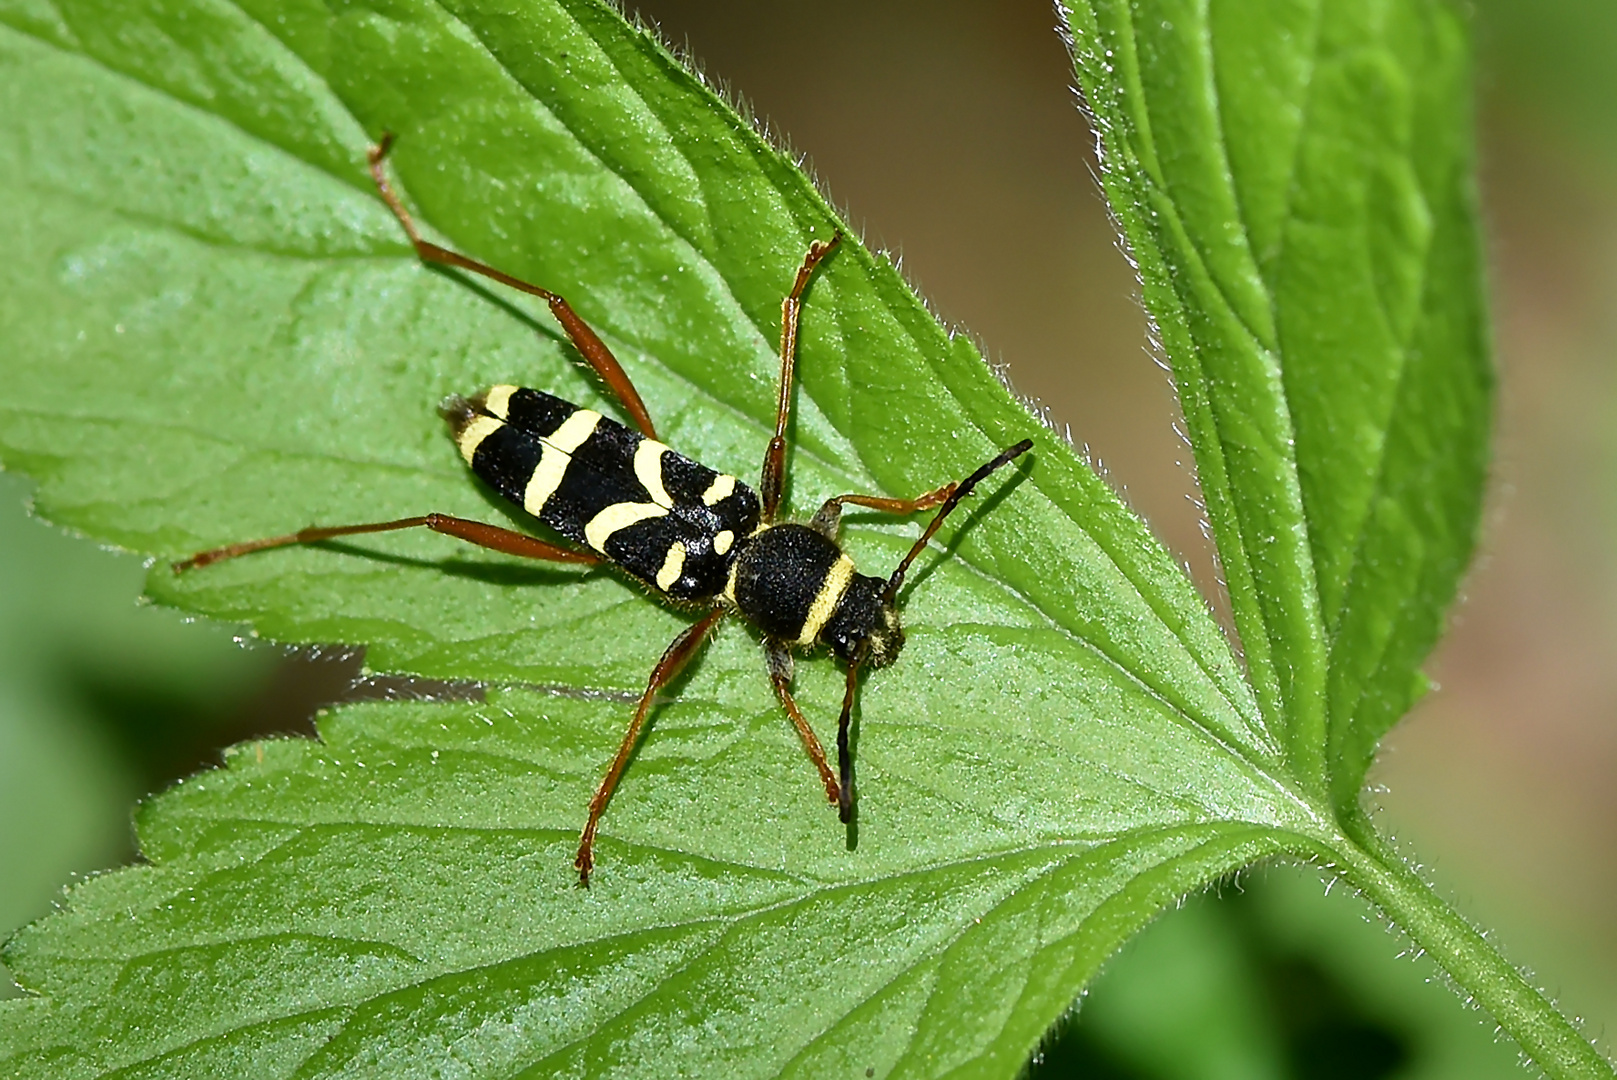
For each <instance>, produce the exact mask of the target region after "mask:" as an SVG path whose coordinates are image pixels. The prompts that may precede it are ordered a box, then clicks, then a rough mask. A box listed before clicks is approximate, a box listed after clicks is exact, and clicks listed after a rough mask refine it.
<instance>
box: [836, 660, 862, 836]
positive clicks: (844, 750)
mask: <svg viewBox="0 0 1617 1080" xmlns="http://www.w3.org/2000/svg"><path fill="white" fill-rule="evenodd" d="M864 659H865V648H864V646H862V645H861V646H860V647H859V651H858V652H856V653H855V654H854V657H853V660H851V661H850V662H849V663H848V689H847V690H846V691H844V692H843V695H842V715H841V717H839V718H838V719H837V772H838V773H840V774H841V781H842V790H841V791H840V792H838V794H837V817H839V818H841V819H842V823H843V824H844V825H846V824H848V822H849V821H851V820H853V751H852V750H851V749H850V748H849V746H848V725H849V723H850V722H851V721H852V719H853V698H854V692H855V691H856V690H858V688H859V665H860V664H862V663H863V662H864Z"/></svg>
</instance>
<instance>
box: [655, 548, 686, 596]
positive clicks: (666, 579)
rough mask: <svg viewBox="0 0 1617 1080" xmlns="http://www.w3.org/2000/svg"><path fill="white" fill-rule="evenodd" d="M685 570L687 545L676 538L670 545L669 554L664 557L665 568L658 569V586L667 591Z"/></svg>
mask: <svg viewBox="0 0 1617 1080" xmlns="http://www.w3.org/2000/svg"><path fill="white" fill-rule="evenodd" d="M684 572H685V545H684V544H682V543H680V542H679V541H678V540H675V541H674V542H673V543H672V544H669V545H668V555H667V557H666V558H664V559H663V568H662V569H661V570H659V571H657V588H659V589H661V590H662V591H663V592H667V591H668V588H669V586H671V585H673V584H674V582H676V581H678V580H679V575H681V574H683V573H684Z"/></svg>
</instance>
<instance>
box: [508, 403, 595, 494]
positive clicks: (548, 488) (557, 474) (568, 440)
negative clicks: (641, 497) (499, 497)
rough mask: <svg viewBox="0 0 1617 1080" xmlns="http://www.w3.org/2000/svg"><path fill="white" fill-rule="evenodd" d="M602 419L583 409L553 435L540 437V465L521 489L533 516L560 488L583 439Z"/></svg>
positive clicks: (569, 418) (563, 423)
mask: <svg viewBox="0 0 1617 1080" xmlns="http://www.w3.org/2000/svg"><path fill="white" fill-rule="evenodd" d="M600 422H601V414H600V413H598V412H595V411H593V410H591V409H580V410H578V411H577V412H575V413H574V414H573V415H571V416H569V417H568V418H567V419H565V420H563V421H562V422H561V427H559V428H557V429H556V430H555V432H554V433H553V434H551V435H549V436H548V437H545V438H542V439H540V440H539V442H540V447H541V448H540V451H539V464H538V465H535V466H534V469H533V475H532V476H530V477H528V486H527V488H526V489H525V490H524V491H523V492H522V509H524V510H526V511H527V512H528V513H530V514H532V515H533V516H534V517H538V516H539V512H540V511H541V510H543V509H544V508H545V503H547V502H549V501H550V497H551V496H552V495H554V494H556V489H557V488H559V487H561V478H562V477H564V476H566V475H567V466H568V465H570V464H572V461H573V451H574V450H577V449H578V448H579V447H580V446H583V445H584V440H585V439H587V438H589V437H590V435H591V434H593V433H594V431H595V425H596V424H598V423H600Z"/></svg>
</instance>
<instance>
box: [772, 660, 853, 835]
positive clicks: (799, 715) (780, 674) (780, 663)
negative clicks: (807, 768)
mask: <svg viewBox="0 0 1617 1080" xmlns="http://www.w3.org/2000/svg"><path fill="white" fill-rule="evenodd" d="M764 650H765V652H766V655H767V656H768V659H769V681H770V682H772V683H774V685H775V696H776V697H777V698H779V699H780V704H781V708H783V709H785V710H786V715H787V716H788V717H790V718H791V721H792V726H793V727H795V728H797V734H798V737H799V738H801V739H802V740H803V748H804V749H805V750H807V751H808V756H809V760H811V761H813V762H814V767H815V768H816V769H819V770H820V782H821V783H822V784H824V785H825V797H826V798H827V799H829V800H830V801H831V803H832V804H833V805H835V804H837V803H839V802H840V801H841V799H842V791H841V788H839V787H838V786H837V777H836V774H835V773H833V772H832V771H831V766H830V765H829V764H828V763H827V762H826V760H825V748H824V747H823V746H821V745H820V739H819V736H817V735H815V734H814V729H813V728H811V727H809V722H808V719H807V718H806V717H804V715H803V710H802V709H799V708H798V707H797V701H796V700H795V699H794V698H793V697H792V654H791V653H789V652H787V651H786V648H785V646H783V645H780V644H778V643H776V642H773V641H771V642H766V643H765V645H764Z"/></svg>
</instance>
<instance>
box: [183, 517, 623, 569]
mask: <svg viewBox="0 0 1617 1080" xmlns="http://www.w3.org/2000/svg"><path fill="white" fill-rule="evenodd" d="M415 528H427V529H431V530H432V531H433V532H438V533H443V534H444V535H445V536H453V537H456V538H457V539H460V540H465V541H466V542H467V543H471V544H476V545H477V546H478V547H484V548H488V549H489V550H491V551H500V552H504V553H505V554H507V555H520V556H521V557H523V558H524V559H544V560H547V561H549V562H576V563H590V564H593V563H598V562H600V561H601V557H600V556H599V555H596V554H595V553H594V552H590V551H575V550H573V549H572V548H564V547H558V546H557V545H555V544H547V543H545V542H544V541H543V540H538V539H535V538H534V537H532V536H526V535H524V534H522V533H519V532H512V531H511V530H510V529H501V528H499V527H497V526H494V525H485V524H483V523H482V522H481V521H468V520H466V519H465V518H458V517H450V516H449V515H448V514H424V515H422V516H421V517H409V518H399V519H398V520H397V521H376V522H370V523H368V524H364V525H335V526H329V527H324V528H322V527H319V526H313V525H311V526H310V527H309V528H307V529H300V530H298V531H297V532H295V533H288V534H287V535H285V536H271V537H268V538H266V539H263V540H248V541H245V542H244V543H240V544H228V545H226V546H225V547H219V548H214V549H213V550H211V551H202V552H198V553H197V554H195V555H193V556H191V557H190V558H189V559H182V560H181V561H180V562H177V563H174V564H173V565H174V572H175V573H176V574H178V573H181V572H183V571H186V570H190V569H192V568H194V567H198V566H207V565H208V564H209V563H216V562H218V561H219V560H221V559H234V558H235V557H236V556H237V555H246V554H249V553H250V552H254V551H264V550H266V549H267V548H278V547H290V546H291V545H293V544H312V543H314V542H315V541H317V540H330V539H332V538H334V537H338V536H354V535H357V534H359V533H378V532H393V531H394V530H396V529H415Z"/></svg>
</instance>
